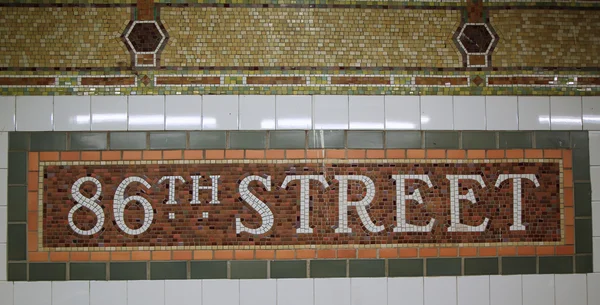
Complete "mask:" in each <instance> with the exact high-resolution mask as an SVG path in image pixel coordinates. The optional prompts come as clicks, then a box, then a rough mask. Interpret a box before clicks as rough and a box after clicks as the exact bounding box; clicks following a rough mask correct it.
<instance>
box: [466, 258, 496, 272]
mask: <svg viewBox="0 0 600 305" xmlns="http://www.w3.org/2000/svg"><path fill="white" fill-rule="evenodd" d="M491 274H498V258H497V257H489V258H488V257H485V258H465V275H491Z"/></svg>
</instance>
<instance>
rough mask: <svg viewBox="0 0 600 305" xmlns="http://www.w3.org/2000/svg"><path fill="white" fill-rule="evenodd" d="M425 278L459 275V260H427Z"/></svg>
mask: <svg viewBox="0 0 600 305" xmlns="http://www.w3.org/2000/svg"><path fill="white" fill-rule="evenodd" d="M425 263H426V264H427V268H426V269H427V276H447V275H461V259H460V258H428V259H426V260H425Z"/></svg>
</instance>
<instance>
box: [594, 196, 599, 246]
mask: <svg viewBox="0 0 600 305" xmlns="http://www.w3.org/2000/svg"><path fill="white" fill-rule="evenodd" d="M592 236H597V237H600V202H599V201H593V202H592Z"/></svg>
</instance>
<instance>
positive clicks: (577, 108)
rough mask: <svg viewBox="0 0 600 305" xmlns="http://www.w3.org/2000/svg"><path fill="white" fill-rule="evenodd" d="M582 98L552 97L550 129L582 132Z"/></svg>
mask: <svg viewBox="0 0 600 305" xmlns="http://www.w3.org/2000/svg"><path fill="white" fill-rule="evenodd" d="M581 118H582V113H581V97H580V96H551V97H550V129H552V130H581V129H582V124H583V123H582V119H581Z"/></svg>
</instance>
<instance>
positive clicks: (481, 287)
mask: <svg viewBox="0 0 600 305" xmlns="http://www.w3.org/2000/svg"><path fill="white" fill-rule="evenodd" d="M457 290H458V305H489V304H490V277H489V276H487V275H482V276H460V277H458V278H457Z"/></svg>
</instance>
